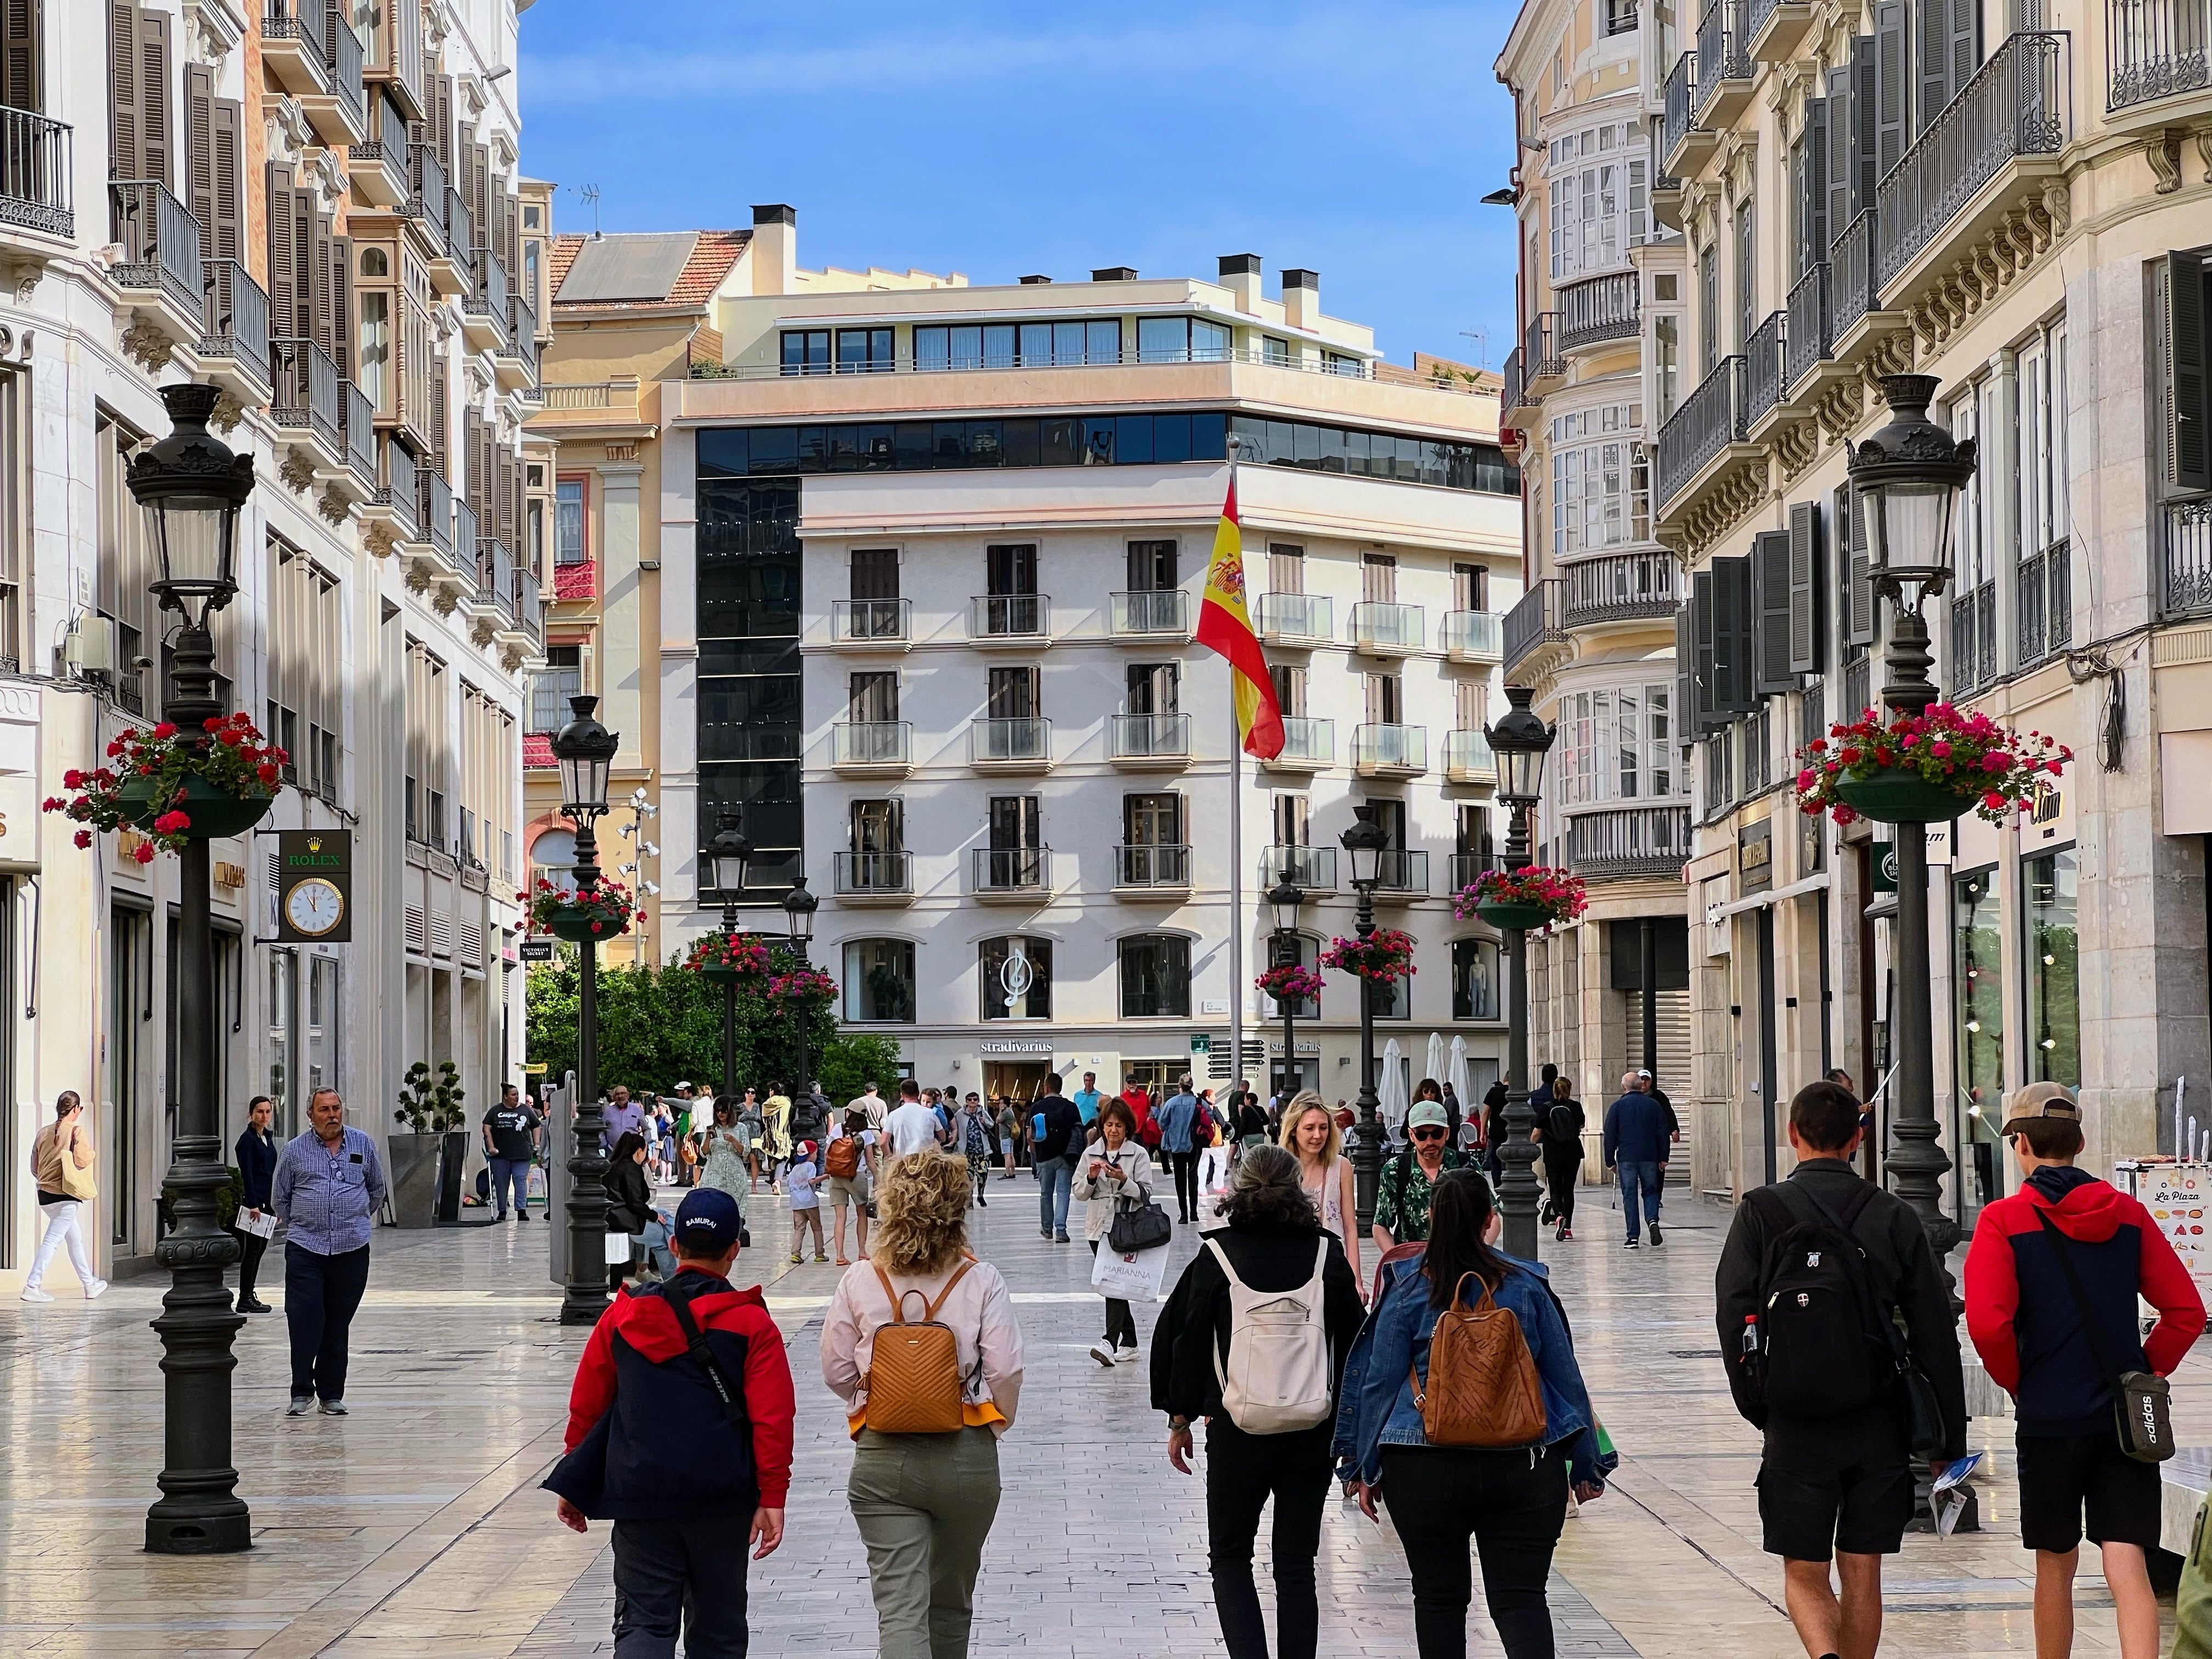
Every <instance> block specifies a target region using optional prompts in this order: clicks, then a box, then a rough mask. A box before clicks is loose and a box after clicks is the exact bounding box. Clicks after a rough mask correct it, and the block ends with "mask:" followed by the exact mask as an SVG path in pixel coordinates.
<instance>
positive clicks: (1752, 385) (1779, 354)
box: [1743, 311, 1787, 429]
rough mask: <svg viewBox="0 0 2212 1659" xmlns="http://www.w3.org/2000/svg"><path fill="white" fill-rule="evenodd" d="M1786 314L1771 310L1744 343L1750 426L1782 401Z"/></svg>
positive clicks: (1745, 416) (1746, 412) (1746, 408)
mask: <svg viewBox="0 0 2212 1659" xmlns="http://www.w3.org/2000/svg"><path fill="white" fill-rule="evenodd" d="M1786 315H1787V313H1783V312H1779V311H1777V312H1771V313H1768V316H1767V319H1766V320H1765V322H1763V323H1761V324H1760V325H1759V326H1758V327H1757V328H1755V329H1753V331H1752V332H1751V338H1750V339H1748V340H1747V341H1745V342H1744V346H1743V360H1744V376H1743V379H1744V410H1743V420H1744V425H1745V427H1746V428H1747V429H1748V428H1749V427H1750V426H1751V424H1752V422H1754V421H1756V420H1758V419H1759V416H1762V415H1764V414H1765V413H1766V412H1767V411H1768V410H1771V409H1772V408H1773V407H1774V405H1775V404H1778V403H1780V402H1781V401H1782V389H1783V386H1784V371H1783V367H1782V358H1783V342H1784V334H1783V331H1784V327H1785V326H1786Z"/></svg>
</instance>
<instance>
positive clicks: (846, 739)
mask: <svg viewBox="0 0 2212 1659" xmlns="http://www.w3.org/2000/svg"><path fill="white" fill-rule="evenodd" d="M830 733H831V738H832V744H831V750H830V764H831V765H832V766H834V767H836V769H837V770H839V771H841V772H904V771H906V770H908V769H909V768H911V767H912V766H913V764H914V726H913V725H912V724H911V723H910V722H908V721H906V720H841V721H839V722H838V723H837V724H836V726H832V727H831V728H830Z"/></svg>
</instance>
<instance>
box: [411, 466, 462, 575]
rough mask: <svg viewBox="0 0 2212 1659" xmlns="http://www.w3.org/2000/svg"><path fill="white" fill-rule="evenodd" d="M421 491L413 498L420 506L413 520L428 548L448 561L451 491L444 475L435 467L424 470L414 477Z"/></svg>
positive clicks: (449, 550) (451, 510)
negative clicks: (419, 528) (416, 477)
mask: <svg viewBox="0 0 2212 1659" xmlns="http://www.w3.org/2000/svg"><path fill="white" fill-rule="evenodd" d="M417 476H418V477H420V479H421V481H422V489H421V492H420V494H419V495H418V496H417V500H418V501H419V502H420V505H419V506H417V507H416V509H415V512H416V522H417V524H418V525H419V526H421V529H422V534H423V536H424V537H425V538H427V539H428V542H429V544H430V545H431V546H433V547H435V548H436V549H437V550H438V551H439V552H441V553H442V554H444V555H445V556H447V558H451V557H452V556H453V485H451V484H449V483H447V482H446V475H445V474H444V473H442V472H441V471H438V470H437V469H436V468H435V467H424V468H423V469H422V471H421V473H420V474H418V475H417Z"/></svg>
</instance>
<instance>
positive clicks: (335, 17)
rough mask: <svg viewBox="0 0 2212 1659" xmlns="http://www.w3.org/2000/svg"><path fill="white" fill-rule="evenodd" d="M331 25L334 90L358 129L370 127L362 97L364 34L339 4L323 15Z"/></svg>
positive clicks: (328, 43) (329, 56)
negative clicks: (362, 35)
mask: <svg viewBox="0 0 2212 1659" xmlns="http://www.w3.org/2000/svg"><path fill="white" fill-rule="evenodd" d="M324 15H325V18H326V20H327V21H328V24H329V27H328V29H327V31H326V34H327V39H326V40H325V54H326V58H327V61H328V62H329V64H330V66H331V92H332V94H335V95H336V97H337V100H338V102H339V103H341V104H343V106H345V108H346V111H347V112H348V113H349V114H350V115H351V116H352V117H353V121H352V124H351V125H352V126H353V129H354V131H356V132H360V131H367V130H368V104H367V102H366V100H364V98H363V96H362V49H361V36H359V35H358V34H356V33H354V32H353V26H352V25H351V24H349V23H348V22H347V21H345V17H344V15H343V14H342V13H341V12H340V11H339V10H338V9H337V8H336V7H332V8H331V9H330V10H329V11H327V12H325V14H324Z"/></svg>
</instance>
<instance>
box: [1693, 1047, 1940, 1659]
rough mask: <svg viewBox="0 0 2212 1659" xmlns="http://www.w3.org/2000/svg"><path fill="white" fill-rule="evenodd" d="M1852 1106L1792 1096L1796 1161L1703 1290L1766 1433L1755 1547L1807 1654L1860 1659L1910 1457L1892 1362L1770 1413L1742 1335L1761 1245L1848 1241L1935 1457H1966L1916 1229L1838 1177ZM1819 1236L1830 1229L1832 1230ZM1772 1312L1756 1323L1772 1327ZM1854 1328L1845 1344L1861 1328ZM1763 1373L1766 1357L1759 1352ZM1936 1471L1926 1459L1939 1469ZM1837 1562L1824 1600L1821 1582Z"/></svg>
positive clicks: (1893, 1204) (1732, 1373)
mask: <svg viewBox="0 0 2212 1659" xmlns="http://www.w3.org/2000/svg"><path fill="white" fill-rule="evenodd" d="M1858 1144H1859V1112H1858V1103H1857V1101H1856V1100H1854V1099H1853V1098H1852V1097H1851V1096H1850V1093H1849V1092H1848V1091H1844V1090H1842V1089H1839V1088H1838V1087H1837V1086H1836V1085H1834V1084H1832V1083H1813V1084H1808V1085H1806V1086H1805V1087H1804V1088H1802V1089H1800V1090H1799V1091H1797V1094H1796V1098H1794V1099H1793V1100H1791V1101H1790V1150H1791V1151H1792V1152H1795V1153H1796V1157H1797V1167H1796V1169H1795V1170H1792V1171H1791V1172H1790V1178H1789V1179H1788V1180H1786V1181H1781V1182H1776V1183H1775V1184H1774V1185H1773V1186H1771V1187H1762V1188H1759V1189H1758V1190H1757V1191H1756V1192H1753V1193H1749V1194H1746V1195H1745V1198H1744V1201H1743V1202H1742V1203H1741V1204H1739V1205H1738V1206H1736V1212H1735V1224H1734V1225H1732V1226H1731V1227H1730V1228H1729V1237H1728V1243H1727V1244H1726V1245H1725V1246H1724V1247H1723V1249H1722V1251H1721V1261H1720V1267H1719V1271H1718V1273H1717V1274H1716V1277H1715V1288H1716V1291H1717V1301H1718V1323H1719V1328H1720V1334H1721V1351H1722V1352H1723V1354H1724V1355H1725V1356H1726V1357H1727V1358H1728V1360H1729V1387H1730V1389H1732V1390H1733V1391H1734V1393H1735V1400H1736V1408H1737V1410H1739V1411H1740V1412H1741V1413H1743V1415H1744V1417H1745V1418H1746V1419H1748V1420H1749V1421H1750V1422H1752V1423H1753V1424H1754V1425H1757V1426H1758V1427H1759V1428H1761V1429H1764V1430H1765V1437H1766V1438H1765V1446H1764V1448H1763V1449H1762V1452H1761V1455H1760V1458H1759V1525H1760V1528H1761V1530H1762V1532H1763V1533H1764V1534H1765V1540H1764V1541H1765V1548H1766V1553H1768V1554H1770V1555H1778V1556H1780V1557H1781V1558H1782V1568H1783V1589H1784V1596H1785V1599H1786V1601H1787V1603H1788V1607H1789V1611H1790V1623H1791V1624H1793V1625H1794V1626H1796V1629H1797V1635H1798V1638H1799V1639H1800V1640H1802V1642H1803V1643H1804V1644H1805V1651H1806V1652H1807V1653H1808V1654H1809V1655H1811V1656H1813V1659H1874V1653H1875V1648H1876V1647H1877V1646H1879V1645H1880V1644H1881V1558H1882V1557H1883V1556H1885V1555H1894V1554H1896V1553H1898V1551H1899V1549H1900V1548H1902V1547H1904V1541H1905V1524H1906V1523H1907V1522H1909V1521H1911V1518H1912V1482H1913V1468H1912V1465H1913V1452H1912V1449H1911V1445H1910V1439H1911V1436H1910V1433H1909V1431H1908V1429H1907V1426H1906V1423H1905V1410H1904V1401H1903V1397H1902V1395H1900V1394H1899V1392H1898V1390H1897V1389H1896V1387H1895V1385H1894V1383H1893V1381H1888V1380H1883V1379H1885V1378H1893V1375H1894V1373H1893V1367H1891V1366H1889V1365H1887V1364H1886V1362H1885V1361H1884V1360H1882V1359H1881V1358H1880V1356H1881V1355H1882V1354H1883V1353H1885V1352H1887V1350H1886V1349H1882V1348H1876V1349H1875V1352H1874V1355H1873V1356H1871V1357H1870V1358H1869V1367H1868V1375H1869V1376H1871V1377H1874V1378H1875V1379H1876V1386H1875V1392H1874V1394H1873V1395H1872V1397H1871V1398H1869V1399H1866V1400H1864V1401H1863V1403H1861V1404H1859V1405H1857V1406H1856V1407H1852V1408H1850V1409H1847V1410H1843V1411H1838V1412H1834V1413H1826V1414H1822V1415H1820V1416H1802V1415H1799V1416H1792V1415H1790V1414H1789V1413H1786V1412H1784V1411H1782V1410H1779V1409H1769V1407H1768V1405H1767V1401H1766V1398H1765V1395H1764V1393H1763V1392H1762V1388H1763V1386H1764V1384H1763V1382H1762V1378H1763V1376H1765V1372H1764V1371H1763V1370H1762V1368H1761V1366H1760V1365H1759V1364H1756V1363H1750V1362H1753V1361H1755V1360H1756V1359H1757V1358H1758V1356H1757V1355H1755V1354H1749V1353H1747V1348H1746V1334H1747V1330H1750V1331H1754V1332H1756V1331H1759V1330H1760V1329H1762V1327H1761V1325H1760V1323H1759V1320H1760V1317H1761V1316H1762V1315H1763V1314H1765V1312H1766V1304H1767V1301H1768V1297H1769V1294H1770V1281H1771V1280H1772V1279H1776V1278H1777V1277H1778V1276H1779V1272H1780V1271H1781V1270H1783V1269H1784V1267H1785V1265H1789V1264H1784V1263H1783V1262H1781V1261H1778V1260H1775V1259H1772V1258H1775V1257H1777V1256H1778V1255H1779V1254H1780V1253H1779V1252H1778V1251H1775V1250H1773V1249H1771V1248H1770V1247H1771V1246H1773V1245H1774V1244H1776V1243H1778V1242H1779V1241H1780V1240H1781V1239H1782V1238H1783V1237H1784V1236H1785V1235H1788V1234H1790V1233H1792V1232H1794V1231H1796V1229H1797V1228H1799V1227H1800V1226H1802V1225H1811V1226H1814V1227H1816V1228H1818V1227H1827V1228H1831V1229H1832V1230H1833V1232H1834V1233H1843V1234H1847V1235H1848V1236H1849V1238H1850V1242H1851V1243H1855V1244H1857V1247H1858V1248H1859V1249H1860V1250H1862V1251H1863V1252H1864V1256H1863V1261H1864V1267H1865V1279H1864V1284H1865V1290H1866V1292H1867V1293H1868V1294H1869V1295H1870V1296H1871V1297H1872V1300H1873V1302H1874V1304H1875V1308H1874V1311H1875V1314H1876V1315H1877V1316H1879V1318H1881V1319H1882V1320H1893V1318H1894V1316H1896V1315H1899V1314H1902V1315H1903V1316H1904V1322H1905V1351H1906V1352H1907V1353H1908V1354H1909V1355H1910V1357H1911V1360H1912V1362H1913V1364H1915V1365H1917V1367H1918V1369H1919V1370H1920V1372H1921V1374H1922V1375H1923V1376H1925V1377H1927V1379H1928V1380H1929V1383H1932V1384H1933V1385H1934V1393H1935V1398H1936V1405H1937V1407H1938V1411H1939V1413H1940V1415H1941V1417H1942V1445H1941V1446H1940V1447H1938V1448H1936V1449H1935V1451H1936V1456H1937V1458H1938V1459H1939V1460H1948V1459H1950V1458H1954V1457H1959V1456H1962V1455H1964V1454H1965V1452H1966V1386H1965V1382H1964V1379H1963V1376H1962V1375H1961V1373H1960V1365H1959V1335H1958V1329H1957V1327H1956V1326H1955V1324H1954V1322H1953V1320H1952V1317H1951V1300H1950V1297H1949V1296H1948V1294H1947V1293H1946V1292H1945V1291H1944V1289H1943V1281H1942V1278H1941V1277H1940V1276H1939V1275H1938V1273H1937V1272H1936V1261H1935V1257H1934V1256H1933V1255H1932V1254H1931V1253H1930V1252H1929V1248H1928V1235H1927V1233H1926V1232H1925V1231H1923V1229H1922V1227H1921V1225H1920V1218H1918V1217H1917V1216H1916V1215H1915V1214H1913V1212H1912V1211H1911V1207H1910V1206H1907V1205H1906V1204H1905V1202H1904V1200H1901V1199H1899V1198H1897V1197H1894V1196H1893V1195H1892V1194H1888V1193H1886V1192H1883V1191H1882V1190H1881V1188H1877V1187H1874V1186H1872V1185H1870V1184H1869V1182H1866V1181H1864V1180H1863V1179H1862V1178H1861V1177H1860V1176H1858V1175H1857V1173H1856V1172H1855V1171H1854V1170H1852V1168H1851V1158H1852V1156H1853V1154H1855V1153H1856V1152H1857V1151H1858ZM1830 1236H1831V1237H1832V1236H1833V1233H1832V1234H1831V1235H1830ZM1772 1326H1773V1321H1772V1319H1771V1316H1770V1317H1769V1318H1768V1320H1767V1323H1766V1325H1765V1329H1768V1330H1771V1328H1772ZM1864 1330H1865V1328H1864V1326H1863V1324H1860V1323H1857V1322H1855V1323H1854V1324H1853V1326H1852V1327H1851V1328H1850V1329H1848V1330H1846V1331H1845V1332H1844V1334H1843V1340H1845V1341H1849V1340H1851V1338H1852V1337H1853V1336H1855V1335H1858V1334H1863V1332H1864ZM1765 1358H1766V1361H1767V1363H1768V1364H1775V1363H1778V1355H1777V1354H1776V1353H1775V1352H1773V1351H1772V1349H1771V1348H1770V1349H1769V1350H1768V1352H1767V1353H1766V1356H1765ZM1938 1467H1940V1462H1938ZM1831 1559H1833V1560H1834V1562H1835V1564H1836V1565H1835V1572H1836V1577H1837V1578H1838V1579H1839V1580H1840V1581H1841V1583H1842V1594H1841V1595H1840V1597H1839V1596H1838V1594H1837V1591H1836V1589H1835V1587H1834V1585H1833V1584H1832V1583H1831V1581H1830V1577H1829V1566H1828V1563H1829V1561H1830V1560H1831Z"/></svg>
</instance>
